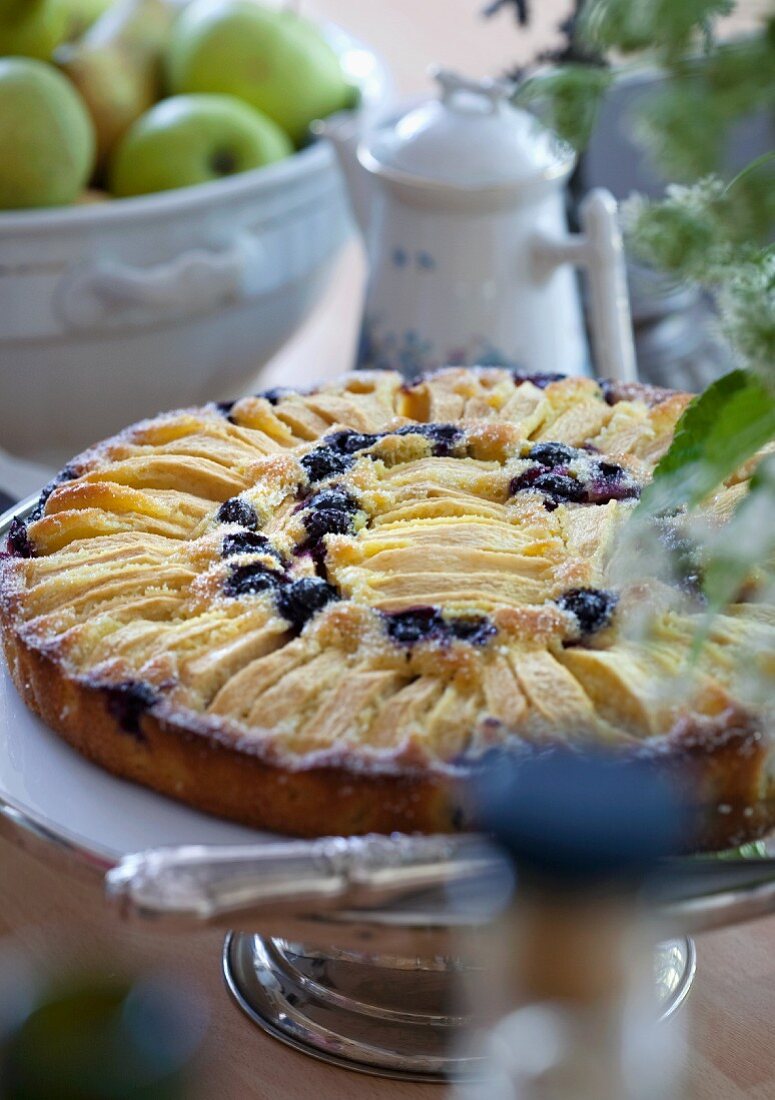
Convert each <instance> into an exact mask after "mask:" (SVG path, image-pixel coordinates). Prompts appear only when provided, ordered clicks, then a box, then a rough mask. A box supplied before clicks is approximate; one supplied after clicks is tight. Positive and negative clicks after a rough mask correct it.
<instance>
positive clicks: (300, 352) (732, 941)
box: [0, 0, 775, 1100]
mask: <svg viewBox="0 0 775 1100" xmlns="http://www.w3.org/2000/svg"><path fill="white" fill-rule="evenodd" d="M480 6H481V3H480V0H309V3H307V4H306V5H304V4H302V7H303V8H304V7H306V10H307V11H309V12H311V13H313V14H315V15H318V16H322V17H326V18H330V19H333V20H335V21H337V22H339V23H341V24H343V25H345V26H347V27H348V28H350V29H351V30H352V31H353V32H354V33H355V34H357V35H359V36H360V37H362V38H363V39H364V40H365V41H367V42H370V43H372V44H378V46H379V49H380V51H381V52H382V53H383V54H384V56H385V57H386V58H387V60H388V62H389V64H390V65H391V67H392V69H393V72H394V74H395V77H396V82H397V84H398V87H399V88H400V89H401V90H402V91H406V92H414V91H417V90H420V89H422V88H424V87H427V79H426V77H425V75H424V73H425V70H426V69H427V66H428V65H429V64H430V63H432V62H434V61H441V62H443V63H444V64H446V65H451V66H453V67H455V66H456V67H458V68H460V69H463V70H465V71H466V72H468V73H470V74H472V75H485V74H497V73H499V72H500V71H502V70H503V69H504V68H505V67H506V66H507V65H509V64H511V63H513V62H514V61H515V60H519V59H525V58H526V57H527V56H529V55H530V53H531V52H532V51H533V50H535V49H536V48H540V47H542V46H545V45H548V44H549V42H550V41H551V38H552V27H553V25H554V24H555V23H556V21H557V19H558V18H559V17H560V15H561V14H562V10H563V5H561V4H558V3H557V2H556V0H544V2H543V3H541V4H538V3H534V4H533V7H534V8H535V9H536V10H537V17H536V20H535V25H534V26H533V27H532V28H531V30H530V31H529V32H517V30H516V29H515V28H514V27H513V25H512V22H511V17H510V16H509V15H508V14H504V15H502V16H501V17H499V18H498V19H497V20H493V21H491V22H484V21H483V20H481V19H480V18H479V16H478V11H479V8H480ZM757 6H759V5H757ZM364 266H365V265H364V260H363V256H362V253H361V250H360V248H359V246H358V245H357V244H355V243H353V244H351V245H349V246H348V247H347V248H346V249H345V250H344V252H343V254H342V256H341V258H340V261H339V263H338V265H337V269H336V272H335V276H334V278H333V280H332V283H331V285H330V288H329V290H328V292H327V293H326V295H325V297H324V299H323V301H322V302H321V303H320V305H319V306H318V308H317V309H316V311H315V313H314V315H313V316H312V317H311V318H310V319H309V321H308V323H307V324H306V325H305V326H304V328H303V329H302V330H301V331H300V332H299V333H298V334H297V336H296V337H295V338H294V339H293V340H292V341H291V342H290V343H289V344H288V345H287V346H286V347H285V348H284V349H283V350H282V352H281V353H280V354H278V355H277V356H276V357H275V359H274V360H273V361H272V362H271V363H270V364H269V365H268V366H267V367H266V368H265V370H264V371H263V372H262V373H261V381H260V384H261V386H265V385H266V386H269V385H275V384H286V385H287V384H290V383H292V382H303V381H305V380H307V381H311V380H313V379H314V378H319V377H321V376H325V375H331V374H335V373H337V372H339V371H341V370H343V369H346V368H347V366H348V365H349V364H350V363H351V361H352V354H353V347H354V342H355V332H356V324H357V317H358V313H359V309H360V302H361V296H362V284H363V274H364ZM0 897H2V899H3V904H2V907H1V908H2V911H1V912H0V998H1V997H2V996H3V987H2V981H3V977H4V972H3V965H2V960H3V958H5V957H7V956H6V952H7V951H8V950H9V949H16V950H17V951H20V952H22V953H23V954H24V955H25V956H26V957H27V959H28V960H30V961H31V962H32V963H33V964H34V965H37V966H45V967H48V968H50V969H51V970H53V971H58V972H61V971H62V970H67V969H71V968H93V967H98V968H101V969H108V970H111V971H119V972H127V971H129V972H136V971H139V970H146V971H147V970H148V969H149V968H150V969H153V970H159V969H162V970H164V971H167V972H170V973H172V974H178V975H180V976H181V978H185V980H186V981H189V982H191V983H193V986H194V988H195V990H196V991H197V994H198V995H199V996H200V997H201V998H202V1001H203V1003H205V1004H206V1005H207V1006H208V1008H209V1014H210V1027H209V1032H208V1037H207V1040H206V1042H205V1045H204V1049H203V1052H202V1056H201V1059H200V1062H199V1065H198V1073H197V1086H196V1088H195V1090H194V1091H193V1092H192V1098H195V1100H214V1098H217V1100H308V1098H310V1097H314V1098H315V1100H387V1098H392V1100H426V1098H428V1100H430V1098H431V1097H441V1096H443V1095H444V1094H445V1090H444V1089H441V1088H438V1087H436V1086H431V1085H412V1084H398V1083H395V1082H391V1081H382V1080H378V1079H374V1078H369V1077H365V1076H362V1075H360V1074H355V1073H348V1072H346V1071H342V1070H337V1069H334V1068H331V1067H329V1066H326V1065H323V1064H321V1063H319V1062H315V1061H313V1060H311V1059H309V1058H306V1057H305V1056H303V1055H301V1054H298V1053H296V1052H294V1051H292V1050H290V1049H289V1048H287V1047H285V1046H283V1045H281V1044H280V1043H278V1042H276V1041H274V1040H272V1039H270V1038H268V1037H266V1036H264V1035H263V1034H262V1033H261V1032H260V1031H258V1030H257V1029H256V1028H255V1027H254V1026H253V1025H252V1024H251V1023H250V1022H249V1021H248V1020H247V1019H245V1018H244V1017H243V1016H242V1015H241V1014H240V1012H239V1011H238V1010H237V1009H236V1008H235V1007H234V1006H233V1005H232V1004H231V1003H230V1002H229V1000H228V998H227V995H226V993H225V990H224V988H223V985H222V980H221V976H220V937H219V936H218V935H215V934H213V933H206V934H200V935H196V936H187V937H185V938H184V939H181V938H178V937H174V936H172V935H170V934H162V933H158V932H154V931H152V930H146V929H142V930H140V931H138V930H137V929H134V928H127V927H125V926H122V925H119V924H118V923H117V922H116V920H115V918H114V917H113V916H112V915H110V914H106V912H105V910H104V908H103V905H102V902H101V897H100V893H99V890H98V889H97V887H96V886H94V885H88V884H83V883H81V882H78V881H74V880H72V879H69V878H65V877H64V876H63V875H62V874H61V873H57V872H55V871H53V870H52V869H51V868H50V867H47V866H45V865H43V864H41V863H39V862H37V861H36V860H34V859H32V858H31V857H30V856H29V855H27V854H25V853H23V852H21V851H20V850H18V849H17V848H16V847H14V846H13V845H11V844H10V843H9V842H8V840H4V839H0ZM698 952H699V969H698V977H697V981H696V984H695V987H694V990H693V992H692V994H691V996H690V998H689V1001H688V1005H687V1007H686V1008H685V1009H684V1010H683V1011H682V1013H681V1014H679V1018H678V1019H677V1021H676V1023H675V1024H674V1025H669V1026H683V1025H685V1024H686V1023H688V1025H689V1037H688V1042H689V1048H690V1054H689V1061H690V1071H691V1078H690V1079H691V1095H692V1097H693V1098H694V1100H742V1098H744V1097H745V1098H747V1100H775V1043H774V1042H773V1039H774V1038H775V920H772V919H771V920H763V921H759V922H758V923H753V924H750V925H747V926H742V927H738V928H734V929H730V930H728V931H723V932H717V933H713V934H710V935H705V936H702V937H700V939H699V942H698ZM52 1100H53V1098H52ZM654 1100H659V1098H658V1097H655V1098H654Z"/></svg>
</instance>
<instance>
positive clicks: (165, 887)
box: [0, 501, 775, 1081]
mask: <svg viewBox="0 0 775 1100" xmlns="http://www.w3.org/2000/svg"><path fill="white" fill-rule="evenodd" d="M32 504H33V502H32V501H27V502H24V503H23V504H22V505H20V506H19V507H18V508H17V509H16V511H15V512H11V513H6V514H5V515H4V516H2V517H0V539H2V538H3V536H4V534H5V531H6V530H7V528H8V525H9V524H10V522H11V519H12V518H13V516H14V515H19V516H21V517H23V516H24V515H25V514H26V512H27V511H28V510H29V509H30V507H31V506H32ZM0 832H1V833H3V834H4V835H7V836H9V837H11V838H12V839H13V840H14V841H15V842H16V843H19V844H21V845H22V846H23V847H24V848H26V849H27V850H29V851H30V852H31V853H32V854H33V855H35V856H36V857H38V858H42V859H45V860H46V861H47V862H49V863H52V864H53V865H54V866H55V867H56V868H57V869H58V870H59V871H60V872H63V873H68V874H77V875H79V876H81V877H83V876H84V875H86V876H87V877H89V878H91V879H92V880H93V881H94V882H96V883H100V884H101V885H102V887H103V889H104V894H105V898H106V901H107V903H108V905H109V907H110V909H112V911H113V914H114V915H116V914H117V915H118V916H119V917H120V918H122V919H124V920H129V921H141V922H143V923H144V924H146V925H149V924H151V923H152V924H154V925H156V926H157V927H158V928H159V929H160V930H161V929H164V928H169V929H171V930H172V931H173V932H174V933H175V934H185V933H186V931H187V930H188V931H190V930H195V929H197V928H201V927H202V926H204V925H211V926H216V927H222V928H223V929H224V931H226V932H227V934H226V939H225V943H224V949H223V972H224V976H225V979H226V985H227V987H228V989H229V990H230V992H231V994H232V996H233V997H234V999H235V1000H236V1002H237V1004H239V1005H240V1007H241V1008H242V1009H243V1010H244V1011H245V1012H246V1013H247V1014H248V1015H249V1016H250V1018H251V1019H252V1020H254V1021H255V1022H256V1023H257V1024H258V1025H259V1026H260V1027H261V1028H263V1029H264V1030H265V1031H267V1032H269V1033H270V1034H272V1035H274V1036H275V1037H277V1038H278V1039H281V1040H282V1041H284V1042H285V1043H288V1044H290V1045H291V1046H294V1047H296V1048H298V1049H300V1050H303V1051H305V1052H306V1053H308V1054H311V1055H313V1056H315V1057H317V1058H321V1059H323V1060H325V1061H327V1062H331V1063H333V1064H336V1065H340V1066H344V1067H347V1068H349V1069H356V1070H360V1071H362V1072H365V1073H372V1074H377V1075H381V1076H386V1077H395V1078H403V1079H408V1080H418V1081H441V1080H447V1079H449V1078H455V1077H463V1076H466V1075H470V1074H475V1073H476V1069H477V1066H476V1062H475V1060H473V1059H472V1058H470V1057H466V1056H465V1055H464V1054H462V1053H461V1050H462V1049H463V1048H462V1044H461V1043H460V1042H459V1040H460V1038H461V1036H462V1033H463V1032H464V1031H465V1030H467V1028H468V1025H469V1020H468V1019H467V1018H466V1017H465V1016H464V1015H455V1014H454V1008H453V1007H451V1006H454V1005H455V1004H456V1003H460V1002H459V999H458V997H457V992H458V987H459V985H460V983H461V980H462V979H463V978H464V977H465V972H466V971H469V970H471V969H474V968H475V967H476V958H477V949H476V942H477V937H486V936H487V935H488V929H489V928H490V926H491V922H492V920H493V918H495V917H496V916H497V915H498V914H499V913H501V912H502V911H503V909H504V907H505V906H506V905H507V904H514V903H515V904H518V903H519V890H518V884H517V890H516V894H515V895H514V883H513V878H512V876H511V873H510V871H508V869H507V868H505V866H504V865H503V863H502V862H501V860H500V858H499V857H498V856H497V854H496V853H494V852H493V851H492V850H491V849H490V848H489V847H488V846H487V844H486V843H485V842H484V841H483V840H482V839H481V838H477V837H474V836H462V837H442V836H434V837H408V836H392V837H376V836H375V837H361V838H358V837H356V838H342V837H334V838H326V839H323V840H316V841H290V840H281V839H278V838H276V837H270V836H266V835H262V834H260V833H257V832H255V831H253V830H249V829H242V828H240V827H237V826H232V825H229V824H227V823H224V822H220V821H216V820H214V819H212V818H207V817H205V816H203V815H200V814H197V813H195V812H193V811H191V810H189V809H187V808H185V807H182V806H179V805H177V804H176V803H173V802H171V801H170V800H168V799H164V798H162V797H160V796H158V795H156V794H154V793H153V792H150V791H147V790H145V789H142V788H138V787H135V786H134V785H132V784H129V783H125V782H123V781H122V780H118V779H116V778H114V777H113V776H110V775H108V774H107V773H105V772H103V771H102V770H100V769H98V768H95V767H94V766H93V765H91V764H90V763H89V762H88V761H86V760H85V759H83V758H82V757H80V756H79V755H78V754H77V753H75V752H74V751H72V750H71V749H70V748H69V747H68V746H67V745H65V744H64V743H63V742H62V741H60V739H59V738H57V737H56V736H55V735H53V734H52V733H51V732H50V731H49V730H47V729H46V727H45V726H43V725H42V723H40V722H38V720H37V719H36V718H35V717H34V716H33V715H31V714H30V713H29V712H28V711H27V709H26V708H25V707H24V704H23V703H22V702H21V700H20V699H19V698H18V696H17V694H16V692H15V690H14V689H13V687H12V685H11V683H10V678H9V676H8V672H7V670H6V669H5V668H3V667H2V662H1V661H0ZM512 895H514V898H515V900H514V901H512V900H511V899H512ZM649 901H650V907H651V909H652V912H653V914H654V915H655V920H656V922H657V923H656V925H655V927H656V936H655V939H659V940H660V945H659V946H658V947H657V948H656V952H655V981H656V985H657V992H658V999H659V1005H660V1010H661V1012H662V1015H663V1016H669V1015H670V1014H671V1013H672V1012H674V1011H675V1010H676V1009H677V1008H678V1007H679V1006H680V1004H681V1003H682V1002H683V1000H684V999H685V997H686V995H687V993H688V991H689V987H690V985H691V981H692V978H693V975H694V971H695V966H696V958H695V950H694V944H693V942H692V941H691V939H690V938H688V937H689V936H690V935H692V934H693V933H695V932H699V931H703V930H705V929H710V928H717V927H720V926H722V925H725V924H730V923H734V922H737V921H742V920H748V919H752V918H754V917H757V916H761V915H764V914H766V913H775V849H773V850H772V855H770V856H769V857H767V858H762V859H752V860H742V861H722V860H707V859H697V860H690V859H684V860H674V861H668V862H667V863H666V864H665V866H664V874H663V876H662V879H661V887H660V893H659V894H658V895H656V894H655V895H654V896H653V897H651V898H650V899H649ZM108 917H109V913H108V914H106V919H108Z"/></svg>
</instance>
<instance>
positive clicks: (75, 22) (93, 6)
mask: <svg viewBox="0 0 775 1100" xmlns="http://www.w3.org/2000/svg"><path fill="white" fill-rule="evenodd" d="M62 3H63V4H64V7H65V10H66V12H67V34H66V38H67V40H68V41H70V42H71V41H72V40H73V39H75V38H80V37H81V35H82V34H83V33H84V31H87V30H88V29H89V27H91V26H92V24H93V23H96V22H97V20H98V19H99V18H100V16H101V15H104V14H105V12H106V11H107V10H108V8H109V7H110V6H111V4H112V3H113V0H62Z"/></svg>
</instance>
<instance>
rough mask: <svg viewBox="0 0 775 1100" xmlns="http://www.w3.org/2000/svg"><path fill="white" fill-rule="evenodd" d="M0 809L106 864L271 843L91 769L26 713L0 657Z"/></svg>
mask: <svg viewBox="0 0 775 1100" xmlns="http://www.w3.org/2000/svg"><path fill="white" fill-rule="evenodd" d="M2 803H5V804H6V805H8V806H9V807H10V808H11V809H12V810H16V811H17V812H18V813H19V814H20V815H21V816H22V817H24V818H29V819H31V820H32V821H33V822H35V824H36V825H38V826H40V827H41V828H42V829H44V830H46V831H47V832H49V833H51V834H52V836H53V837H61V838H62V839H63V840H64V841H66V842H69V843H71V844H73V845H75V846H76V847H77V848H82V849H84V850H85V852H86V853H87V854H90V855H95V856H99V857H103V858H107V859H108V860H109V861H110V862H114V861H115V860H116V859H118V858H120V857H121V856H123V855H126V854H128V853H129V852H135V851H139V850H141V849H144V848H155V847H161V846H166V845H170V844H171V845H178V844H243V843H253V844H255V843H256V841H259V840H261V839H267V838H269V834H268V833H260V832H258V831H257V830H255V829H248V828H243V827H242V826H239V825H231V824H229V823H228V822H226V821H220V820H218V819H217V818H214V817H208V816H207V815H205V814H201V813H198V812H197V811H196V810H190V809H188V807H186V806H183V805H180V804H178V803H176V802H174V801H172V799H169V798H164V797H162V796H160V795H158V794H155V793H154V792H153V791H149V790H146V789H145V788H144V787H138V786H136V785H135V784H134V783H128V782H126V781H125V780H123V779H117V778H115V777H114V776H112V775H110V774H109V773H108V772H106V771H104V770H103V769H102V768H98V767H97V766H96V765H95V764H92V763H90V762H89V761H88V760H86V758H85V757H83V756H81V755H80V753H77V752H76V751H75V749H72V748H70V746H69V745H67V744H66V743H65V742H64V741H62V740H61V739H60V738H59V737H57V735H56V734H55V733H53V732H52V731H51V730H50V729H49V728H48V727H47V726H46V725H45V724H44V723H43V722H41V721H40V719H39V718H36V717H35V715H34V714H32V712H31V711H29V710H28V709H27V707H26V706H25V704H24V703H23V702H22V700H21V698H20V697H19V695H18V693H17V691H16V688H15V687H14V686H13V683H12V682H11V677H10V674H9V672H8V667H7V665H6V663H5V660H4V658H3V657H0V804H2ZM271 839H274V840H276V839H277V838H276V837H272V838H271Z"/></svg>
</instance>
